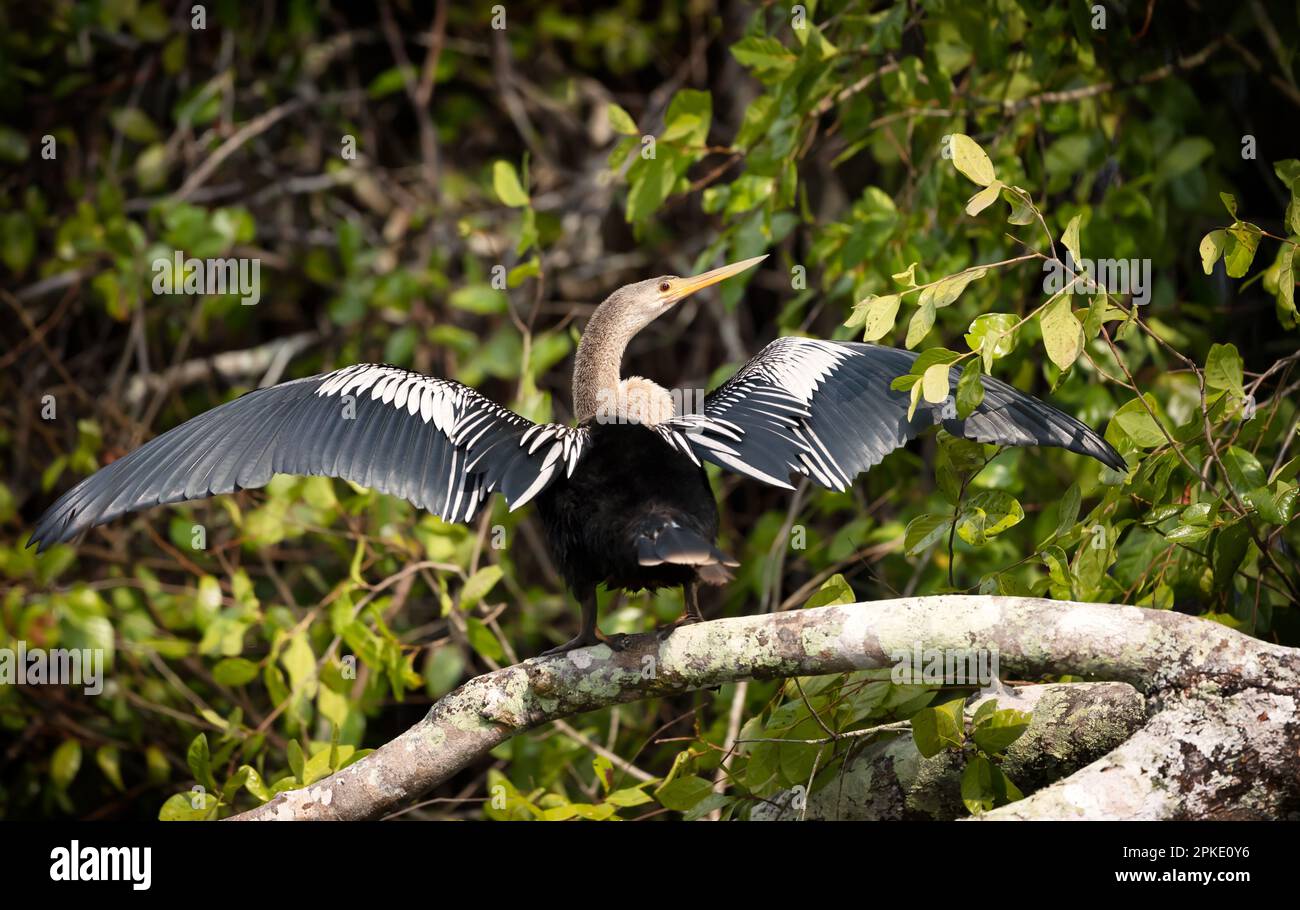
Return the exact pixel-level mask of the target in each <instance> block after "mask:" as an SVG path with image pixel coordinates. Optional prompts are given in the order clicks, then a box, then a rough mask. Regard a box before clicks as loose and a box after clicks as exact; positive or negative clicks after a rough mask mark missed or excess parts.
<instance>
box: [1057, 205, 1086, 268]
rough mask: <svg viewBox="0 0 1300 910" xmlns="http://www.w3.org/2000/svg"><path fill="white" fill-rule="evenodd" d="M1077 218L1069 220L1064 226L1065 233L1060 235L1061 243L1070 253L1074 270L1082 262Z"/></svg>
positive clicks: (1076, 216)
mask: <svg viewBox="0 0 1300 910" xmlns="http://www.w3.org/2000/svg"><path fill="white" fill-rule="evenodd" d="M1079 217H1080V216H1078V215H1075V216H1074V217H1073V218H1071V219H1070V223H1069V224H1067V225H1066V226H1065V233H1063V234H1062V235H1061V243H1062V244H1064V245H1065V248H1066V249H1067V250H1069V251H1070V255H1071V256H1072V257H1073V258H1074V265H1075V268H1076V269H1077V268H1079V263H1081V262H1082V261H1083V253H1082V252H1081V249H1080V246H1079Z"/></svg>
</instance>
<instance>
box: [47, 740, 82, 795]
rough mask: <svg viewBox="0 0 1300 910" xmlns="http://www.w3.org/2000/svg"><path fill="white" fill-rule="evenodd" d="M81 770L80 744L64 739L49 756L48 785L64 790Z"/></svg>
mask: <svg viewBox="0 0 1300 910" xmlns="http://www.w3.org/2000/svg"><path fill="white" fill-rule="evenodd" d="M80 770H81V743H80V742H78V741H77V740H75V739H65V740H64V741H63V742H61V743H60V744H59V747H58V748H57V749H55V750H54V754H53V755H52V756H50V783H52V784H54V786H56V787H58V788H59V789H60V790H66V789H68V787H69V786H71V784H72V781H73V780H74V779H75V778H76V776H77V772H78V771H80Z"/></svg>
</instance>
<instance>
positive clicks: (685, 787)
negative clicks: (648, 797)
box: [655, 776, 713, 812]
mask: <svg viewBox="0 0 1300 910" xmlns="http://www.w3.org/2000/svg"><path fill="white" fill-rule="evenodd" d="M712 792H713V784H711V783H710V782H709V781H707V780H705V779H704V778H702V777H694V776H688V777H679V778H677V779H676V780H674V781H672V782H670V783H667V784H664V785H663V786H662V787H660V788H659V789H658V790H656V791H655V799H657V800H659V804H660V805H661V806H663V807H664V808H665V809H672V810H673V811H674V812H686V811H687V810H689V809H692V808H694V806H695V804H696V803H698V802H700V800H702V799H704V798H705V797H707V796H709V795H710V794H711V793H712Z"/></svg>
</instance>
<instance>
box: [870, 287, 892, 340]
mask: <svg viewBox="0 0 1300 910" xmlns="http://www.w3.org/2000/svg"><path fill="white" fill-rule="evenodd" d="M898 304H899V297H898V295H896V294H890V295H888V296H885V297H877V298H875V299H874V300H871V301H870V302H868V303H867V307H866V318H865V324H866V330H865V331H864V332H863V333H862V337H863V339H864V340H865V341H879V340H880V339H881V338H884V337H885V336H886V335H888V334H889V333H890V332H891V331H892V330H893V328H894V320H895V318H897V316H898Z"/></svg>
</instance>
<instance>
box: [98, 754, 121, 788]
mask: <svg viewBox="0 0 1300 910" xmlns="http://www.w3.org/2000/svg"><path fill="white" fill-rule="evenodd" d="M95 764H97V765H99V770H100V771H101V772H102V773H103V775H104V777H106V778H107V779H108V782H109V783H110V784H112V785H113V787H114V788H115V789H117V790H118V791H119V792H120V791H124V790H126V784H124V783H122V756H121V752H120V750H119V749H118V748H117V746H100V747H99V748H98V749H96V750H95Z"/></svg>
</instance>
